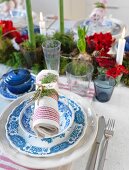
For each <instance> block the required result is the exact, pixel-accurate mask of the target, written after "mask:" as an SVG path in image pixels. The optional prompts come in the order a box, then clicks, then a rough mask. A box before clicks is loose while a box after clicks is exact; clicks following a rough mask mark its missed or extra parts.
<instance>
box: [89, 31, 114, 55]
mask: <svg viewBox="0 0 129 170" xmlns="http://www.w3.org/2000/svg"><path fill="white" fill-rule="evenodd" d="M114 41H115V39H114V38H112V35H111V33H105V34H103V33H102V32H101V33H95V34H94V35H91V36H87V37H86V43H87V46H88V48H91V49H93V51H99V52H100V56H105V54H107V53H108V52H109V50H110V48H111V46H112V44H113V43H114Z"/></svg>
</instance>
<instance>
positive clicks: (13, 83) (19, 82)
mask: <svg viewBox="0 0 129 170" xmlns="http://www.w3.org/2000/svg"><path fill="white" fill-rule="evenodd" d="M3 81H4V83H5V85H6V87H7V88H8V90H9V91H10V92H11V93H14V94H22V93H25V92H27V91H28V90H29V89H30V88H31V85H32V78H31V74H30V72H29V71H28V70H27V69H16V70H11V71H10V72H8V73H6V74H5V75H4V76H3Z"/></svg>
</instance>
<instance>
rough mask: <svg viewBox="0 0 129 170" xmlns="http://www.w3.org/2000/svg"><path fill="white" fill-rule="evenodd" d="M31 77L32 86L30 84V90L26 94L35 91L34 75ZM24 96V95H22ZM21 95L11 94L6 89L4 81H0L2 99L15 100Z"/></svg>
mask: <svg viewBox="0 0 129 170" xmlns="http://www.w3.org/2000/svg"><path fill="white" fill-rule="evenodd" d="M31 76H32V78H31V79H32V84H31V88H30V89H29V90H28V91H27V92H26V93H28V92H31V91H34V90H35V85H34V82H35V76H34V75H31ZM23 94H25V93H23ZM23 94H13V93H11V92H10V91H9V90H8V88H7V87H6V85H5V83H4V81H3V80H2V79H1V81H0V95H1V96H2V97H3V98H4V99H7V100H15V99H17V98H18V97H20V96H22V95H23Z"/></svg>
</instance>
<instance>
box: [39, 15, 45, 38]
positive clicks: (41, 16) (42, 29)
mask: <svg viewBox="0 0 129 170" xmlns="http://www.w3.org/2000/svg"><path fill="white" fill-rule="evenodd" d="M39 28H40V34H44V35H46V25H45V21H44V19H43V13H42V12H40V21H39Z"/></svg>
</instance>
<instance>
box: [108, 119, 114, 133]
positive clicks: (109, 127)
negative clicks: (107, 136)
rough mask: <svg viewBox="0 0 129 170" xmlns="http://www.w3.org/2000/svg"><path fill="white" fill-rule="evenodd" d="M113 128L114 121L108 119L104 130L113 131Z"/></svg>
mask: <svg viewBox="0 0 129 170" xmlns="http://www.w3.org/2000/svg"><path fill="white" fill-rule="evenodd" d="M114 126H115V120H114V119H108V122H107V125H106V130H110V131H111V130H113V128H114Z"/></svg>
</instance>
